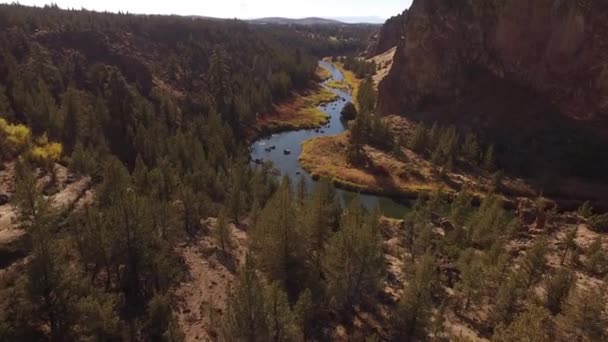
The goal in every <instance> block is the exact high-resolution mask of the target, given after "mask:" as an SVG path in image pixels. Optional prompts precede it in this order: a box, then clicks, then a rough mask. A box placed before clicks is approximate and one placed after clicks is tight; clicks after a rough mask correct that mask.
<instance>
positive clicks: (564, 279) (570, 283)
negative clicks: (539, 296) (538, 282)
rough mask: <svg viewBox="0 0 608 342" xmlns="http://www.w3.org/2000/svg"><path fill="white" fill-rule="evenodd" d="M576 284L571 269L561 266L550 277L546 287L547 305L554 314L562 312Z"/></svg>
mask: <svg viewBox="0 0 608 342" xmlns="http://www.w3.org/2000/svg"><path fill="white" fill-rule="evenodd" d="M575 285H576V278H575V277H574V275H573V274H572V272H571V271H569V270H567V269H564V268H560V269H559V270H558V271H557V273H556V274H555V275H553V276H552V277H551V278H549V279H548V281H547V285H546V287H545V296H546V297H545V307H546V308H547V309H548V310H549V311H551V313H552V314H553V315H557V314H558V313H560V312H561V310H562V307H563V305H564V303H565V301H566V299H567V298H568V294H569V293H570V290H571V289H572V288H573V287H574V286H575Z"/></svg>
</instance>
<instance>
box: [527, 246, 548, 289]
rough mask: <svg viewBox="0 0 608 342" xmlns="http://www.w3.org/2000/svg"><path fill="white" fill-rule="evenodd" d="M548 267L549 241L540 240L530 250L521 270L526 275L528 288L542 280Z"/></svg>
mask: <svg viewBox="0 0 608 342" xmlns="http://www.w3.org/2000/svg"><path fill="white" fill-rule="evenodd" d="M546 267H547V241H546V239H545V238H540V239H538V240H537V241H535V242H534V243H533V244H532V246H530V248H528V250H527V252H526V255H525V256H524V259H523V261H522V265H521V268H522V270H523V272H524V273H525V275H526V283H527V285H528V286H531V285H532V284H535V283H536V282H538V280H540V278H541V277H542V275H543V274H544V272H545V268H546Z"/></svg>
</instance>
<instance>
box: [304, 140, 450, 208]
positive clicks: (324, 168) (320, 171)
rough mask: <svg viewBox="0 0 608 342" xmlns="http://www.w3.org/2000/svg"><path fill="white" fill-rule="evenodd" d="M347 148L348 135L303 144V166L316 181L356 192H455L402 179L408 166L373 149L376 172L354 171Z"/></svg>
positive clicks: (370, 154) (410, 195) (405, 193)
mask: <svg viewBox="0 0 608 342" xmlns="http://www.w3.org/2000/svg"><path fill="white" fill-rule="evenodd" d="M347 144H348V141H347V135H346V134H341V135H338V136H334V137H318V138H314V139H310V140H307V141H305V142H304V143H303V144H302V154H301V155H300V158H299V161H300V165H301V166H302V168H304V169H305V170H306V171H308V172H309V173H311V174H312V175H313V177H319V178H327V179H330V180H331V181H332V182H333V183H334V184H336V185H337V186H339V187H342V188H346V189H349V190H353V191H360V192H365V193H373V194H381V195H388V196H406V197H413V196H418V195H421V194H428V193H430V192H432V191H435V190H436V189H440V188H442V187H443V188H444V191H445V192H447V193H451V192H454V191H453V190H452V189H450V188H449V187H446V186H445V185H444V184H441V183H439V182H436V181H429V180H428V179H424V180H422V181H416V180H409V179H404V178H402V177H400V176H399V174H400V172H401V171H402V170H404V169H407V165H405V164H404V163H402V162H399V161H396V160H394V159H392V158H390V157H388V156H387V155H386V154H384V153H381V152H379V151H376V150H374V149H371V148H367V154H368V156H369V157H370V158H371V159H372V160H373V163H374V164H375V168H374V171H372V170H369V169H363V168H359V167H354V166H353V165H351V164H350V163H349V162H348V161H347V159H346V146H347Z"/></svg>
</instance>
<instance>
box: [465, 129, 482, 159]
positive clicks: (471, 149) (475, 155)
mask: <svg viewBox="0 0 608 342" xmlns="http://www.w3.org/2000/svg"><path fill="white" fill-rule="evenodd" d="M462 153H463V154H464V157H465V158H466V159H467V160H468V161H469V162H471V163H473V164H475V165H477V164H478V163H479V158H480V156H481V147H480V145H479V142H478V140H477V136H476V135H475V134H474V133H469V134H467V136H466V137H465V139H464V145H463V146H462Z"/></svg>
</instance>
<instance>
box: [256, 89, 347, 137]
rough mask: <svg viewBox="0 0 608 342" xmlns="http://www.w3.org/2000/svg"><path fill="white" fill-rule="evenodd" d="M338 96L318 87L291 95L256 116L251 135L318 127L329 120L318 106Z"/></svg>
mask: <svg viewBox="0 0 608 342" xmlns="http://www.w3.org/2000/svg"><path fill="white" fill-rule="evenodd" d="M337 97H338V96H337V95H336V94H334V93H332V92H331V91H329V90H327V89H325V88H323V87H318V88H317V89H315V90H313V91H309V92H307V93H301V94H293V96H292V97H291V98H290V99H289V100H287V101H284V102H282V103H280V104H278V105H275V106H274V107H273V110H272V112H270V113H267V114H264V115H261V116H260V117H258V120H257V122H256V125H255V128H254V132H251V134H250V136H251V137H256V136H259V135H264V134H269V133H273V132H281V131H286V130H298V129H310V128H318V127H321V126H323V125H325V124H327V123H328V122H329V116H328V115H327V114H325V113H324V112H323V111H322V110H320V109H319V108H318V106H320V105H322V104H325V103H328V102H331V101H334V100H335V99H336V98H337Z"/></svg>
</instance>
